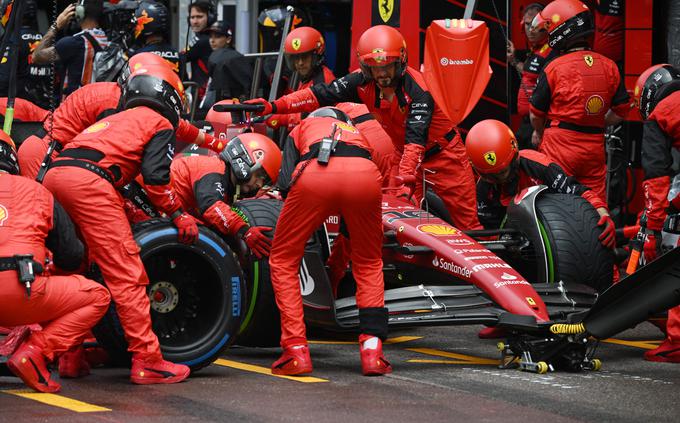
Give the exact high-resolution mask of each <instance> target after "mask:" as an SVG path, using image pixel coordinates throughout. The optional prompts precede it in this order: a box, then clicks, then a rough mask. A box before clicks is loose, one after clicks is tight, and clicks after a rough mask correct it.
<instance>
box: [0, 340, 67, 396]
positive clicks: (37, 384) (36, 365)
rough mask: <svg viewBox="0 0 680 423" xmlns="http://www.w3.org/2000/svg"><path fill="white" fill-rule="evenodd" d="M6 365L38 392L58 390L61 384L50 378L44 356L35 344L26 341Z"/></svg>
mask: <svg viewBox="0 0 680 423" xmlns="http://www.w3.org/2000/svg"><path fill="white" fill-rule="evenodd" d="M7 367H9V369H10V370H11V371H12V373H14V374H15V375H16V376H17V377H19V378H21V380H23V381H24V383H25V384H26V385H28V386H29V387H31V388H33V389H35V390H36V391H38V392H48V393H52V392H59V390H60V389H61V385H59V384H58V383H57V382H55V381H53V380H52V377H51V374H50V371H49V370H48V369H47V362H46V357H45V356H44V355H43V353H42V349H41V348H40V347H38V346H37V345H34V344H32V343H31V342H30V341H26V342H24V343H23V344H21V346H20V347H19V348H17V350H16V352H15V353H14V354H12V356H11V357H10V359H9V360H8V361H7Z"/></svg>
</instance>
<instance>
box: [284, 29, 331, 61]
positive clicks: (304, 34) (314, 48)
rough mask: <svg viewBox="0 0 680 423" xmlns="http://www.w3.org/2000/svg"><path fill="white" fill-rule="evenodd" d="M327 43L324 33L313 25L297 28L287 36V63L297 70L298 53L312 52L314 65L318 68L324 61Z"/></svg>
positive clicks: (285, 48)
mask: <svg viewBox="0 0 680 423" xmlns="http://www.w3.org/2000/svg"><path fill="white" fill-rule="evenodd" d="M325 51H326V43H325V41H324V39H323V35H321V33H320V32H319V31H317V30H316V29H314V28H312V27H311V26H303V27H301V28H295V29H294V30H292V31H291V32H290V34H288V36H287V37H286V42H285V43H284V52H285V57H286V64H287V65H288V69H290V70H291V72H294V71H295V64H294V59H295V57H296V56H298V55H303V54H311V55H312V66H313V67H314V68H317V67H319V66H321V65H322V64H323V62H324V55H323V54H324V52H325Z"/></svg>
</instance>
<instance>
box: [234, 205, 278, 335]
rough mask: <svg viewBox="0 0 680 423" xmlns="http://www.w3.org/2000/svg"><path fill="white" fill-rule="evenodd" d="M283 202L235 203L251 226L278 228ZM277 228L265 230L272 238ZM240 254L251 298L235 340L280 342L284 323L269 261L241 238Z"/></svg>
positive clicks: (237, 246)
mask: <svg viewBox="0 0 680 423" xmlns="http://www.w3.org/2000/svg"><path fill="white" fill-rule="evenodd" d="M282 206H283V202H281V201H279V200H275V199H252V200H243V201H239V202H238V203H236V204H234V206H233V209H234V210H236V211H237V212H239V213H240V214H241V215H242V216H243V218H244V219H245V220H246V221H247V222H248V224H249V225H251V226H268V227H271V228H275V227H276V222H277V220H278V219H279V214H280V213H281V207H282ZM274 231H275V229H272V230H271V231H269V232H265V234H266V235H268V236H270V237H271V238H273V237H274ZM232 246H233V248H234V251H235V252H236V253H237V254H238V256H239V259H240V261H241V265H242V268H243V273H244V274H245V277H246V286H247V291H248V299H247V301H246V307H245V308H246V310H245V313H244V317H243V321H242V323H241V328H240V331H239V334H238V337H237V339H236V343H237V344H239V345H244V346H251V347H274V346H278V345H279V340H280V337H281V326H280V316H279V309H278V308H277V306H276V301H275V299H274V290H273V289H272V283H271V279H270V271H269V260H267V259H263V260H258V259H257V258H256V257H254V256H253V255H251V254H249V253H248V249H247V247H246V245H245V243H243V242H242V241H240V240H238V241H235V242H234V243H233V244H232Z"/></svg>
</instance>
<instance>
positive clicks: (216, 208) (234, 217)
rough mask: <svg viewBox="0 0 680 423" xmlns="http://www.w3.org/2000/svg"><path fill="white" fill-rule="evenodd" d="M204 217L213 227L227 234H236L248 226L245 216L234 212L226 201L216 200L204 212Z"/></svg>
mask: <svg viewBox="0 0 680 423" xmlns="http://www.w3.org/2000/svg"><path fill="white" fill-rule="evenodd" d="M202 218H203V220H204V221H205V222H206V223H208V224H209V225H210V227H211V228H213V229H216V230H218V231H220V232H221V233H223V234H225V235H231V236H234V235H236V234H238V232H239V231H240V230H241V229H242V228H247V227H248V224H247V223H246V222H245V221H244V220H243V218H242V217H241V216H239V214H238V213H236V212H234V211H233V210H232V209H231V207H229V206H228V205H227V203H225V202H224V201H215V203H213V205H212V206H210V207H208V208H207V209H206V211H205V212H203V215H202Z"/></svg>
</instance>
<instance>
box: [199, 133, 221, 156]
mask: <svg viewBox="0 0 680 423" xmlns="http://www.w3.org/2000/svg"><path fill="white" fill-rule="evenodd" d="M203 137H204V138H203V144H202V145H203V146H204V147H207V148H209V149H211V150H212V151H214V152H216V153H219V152H221V151H222V150H223V149H224V142H223V140H222V139H220V138H215V137H214V136H212V135H211V134H209V133H207V132H205V133H204V135H203Z"/></svg>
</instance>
